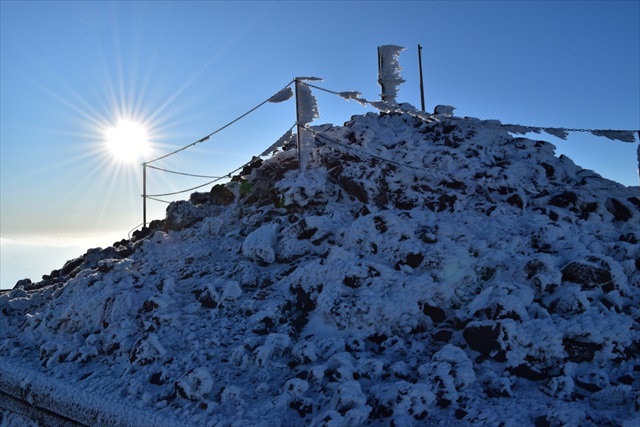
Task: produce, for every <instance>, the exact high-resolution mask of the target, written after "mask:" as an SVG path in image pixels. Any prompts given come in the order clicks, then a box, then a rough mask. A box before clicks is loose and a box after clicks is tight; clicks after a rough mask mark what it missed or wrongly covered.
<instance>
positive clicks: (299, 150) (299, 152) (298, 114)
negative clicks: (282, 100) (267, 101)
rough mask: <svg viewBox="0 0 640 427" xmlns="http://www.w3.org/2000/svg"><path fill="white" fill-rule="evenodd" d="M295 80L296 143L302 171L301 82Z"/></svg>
mask: <svg viewBox="0 0 640 427" xmlns="http://www.w3.org/2000/svg"><path fill="white" fill-rule="evenodd" d="M294 81H295V82H296V126H297V127H296V143H297V145H298V170H299V171H302V146H301V145H300V142H301V141H300V131H301V130H302V127H301V126H300V105H299V104H298V103H299V100H300V98H299V96H298V85H299V84H300V83H299V81H298V79H297V78H295V79H294Z"/></svg>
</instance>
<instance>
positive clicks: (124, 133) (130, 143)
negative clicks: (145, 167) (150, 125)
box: [105, 120, 150, 163]
mask: <svg viewBox="0 0 640 427" xmlns="http://www.w3.org/2000/svg"><path fill="white" fill-rule="evenodd" d="M105 136H106V145H107V148H108V150H109V152H110V153H111V155H112V156H113V157H114V159H115V160H118V161H121V162H129V163H133V162H137V161H140V160H142V159H143V157H144V156H146V155H148V154H149V151H150V146H149V138H148V133H147V130H146V128H145V127H144V126H143V125H141V124H139V123H136V122H133V121H129V120H123V121H120V122H119V123H118V124H117V125H116V126H114V127H112V128H109V129H107V130H106V131H105Z"/></svg>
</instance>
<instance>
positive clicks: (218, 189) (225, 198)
mask: <svg viewBox="0 0 640 427" xmlns="http://www.w3.org/2000/svg"><path fill="white" fill-rule="evenodd" d="M209 199H210V200H211V203H215V204H216V205H230V204H231V203H233V201H234V200H235V195H234V194H233V192H232V191H231V190H229V189H228V188H227V187H226V186H224V185H223V184H216V185H214V186H213V187H211V190H210V191H209Z"/></svg>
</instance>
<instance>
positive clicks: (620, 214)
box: [605, 198, 633, 222]
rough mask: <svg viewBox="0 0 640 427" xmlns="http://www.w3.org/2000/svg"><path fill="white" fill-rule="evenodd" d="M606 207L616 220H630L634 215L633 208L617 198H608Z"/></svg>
mask: <svg viewBox="0 0 640 427" xmlns="http://www.w3.org/2000/svg"><path fill="white" fill-rule="evenodd" d="M605 207H606V208H607V210H608V211H609V213H610V214H611V215H613V218H614V220H616V221H623V222H624V221H629V220H630V219H631V218H632V217H633V214H632V213H631V210H629V208H628V207H626V206H625V205H623V204H622V202H620V201H619V200H617V199H614V198H610V199H607V202H606V203H605Z"/></svg>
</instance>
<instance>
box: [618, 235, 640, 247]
mask: <svg viewBox="0 0 640 427" xmlns="http://www.w3.org/2000/svg"><path fill="white" fill-rule="evenodd" d="M619 240H620V241H621V242H627V243H631V244H632V245H636V244H638V242H640V240H638V238H637V237H636V235H635V234H633V233H626V234H622V235H621V236H620V237H619Z"/></svg>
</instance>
